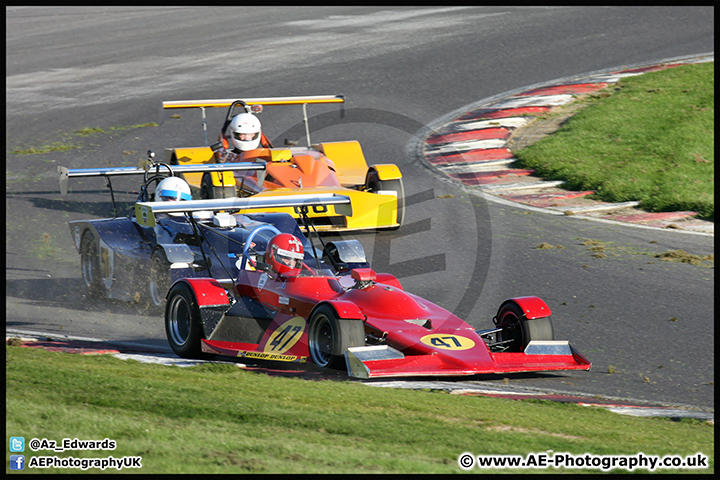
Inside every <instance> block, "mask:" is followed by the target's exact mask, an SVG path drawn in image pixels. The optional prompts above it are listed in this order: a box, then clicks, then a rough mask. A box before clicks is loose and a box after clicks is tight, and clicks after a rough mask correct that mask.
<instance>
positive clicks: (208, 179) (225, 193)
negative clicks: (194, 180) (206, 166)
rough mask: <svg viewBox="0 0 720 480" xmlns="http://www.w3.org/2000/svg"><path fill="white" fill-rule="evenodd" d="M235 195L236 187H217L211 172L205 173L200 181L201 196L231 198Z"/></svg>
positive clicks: (202, 197) (205, 197)
mask: <svg viewBox="0 0 720 480" xmlns="http://www.w3.org/2000/svg"><path fill="white" fill-rule="evenodd" d="M234 196H235V187H216V186H215V185H213V182H212V176H211V175H210V174H207V173H206V174H205V175H203V178H202V182H200V198H201V199H203V200H204V199H210V200H211V199H213V198H231V197H234Z"/></svg>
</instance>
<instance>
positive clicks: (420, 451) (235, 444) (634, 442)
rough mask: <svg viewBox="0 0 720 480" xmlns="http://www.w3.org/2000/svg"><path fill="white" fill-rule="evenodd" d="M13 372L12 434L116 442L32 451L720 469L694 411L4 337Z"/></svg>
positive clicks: (280, 469) (260, 468)
mask: <svg viewBox="0 0 720 480" xmlns="http://www.w3.org/2000/svg"><path fill="white" fill-rule="evenodd" d="M6 375H7V376H6V433H7V436H6V438H8V439H9V437H10V436H23V437H25V438H26V442H29V440H30V439H32V438H38V439H43V438H45V439H50V440H56V441H61V440H62V439H64V438H69V439H74V438H77V439H80V440H103V439H105V438H108V439H110V440H114V441H116V442H117V447H116V449H115V450H112V451H101V450H99V451H98V450H95V451H70V452H64V453H56V452H50V451H39V452H32V451H27V450H26V452H25V455H26V461H27V462H29V461H30V460H31V458H30V457H33V456H39V455H54V456H58V457H68V456H73V457H75V458H99V457H107V456H109V455H112V456H113V457H115V458H121V457H124V456H141V457H142V469H141V470H139V471H138V470H126V471H125V472H126V473H127V472H129V473H280V474H284V473H459V472H462V471H463V470H461V469H460V468H459V466H458V463H457V461H458V457H459V456H460V454H462V453H464V452H470V453H473V454H475V455H511V454H520V455H525V454H528V453H546V452H548V451H553V452H568V453H572V454H575V455H583V454H585V453H591V454H595V455H634V454H638V453H639V452H642V453H644V454H646V455H658V456H664V455H682V456H685V455H694V454H695V453H698V452H701V453H703V454H705V455H707V456H708V457H709V468H707V469H702V470H688V472H690V473H692V472H695V473H712V472H713V471H714V451H713V450H714V449H713V446H714V425H713V424H710V423H708V422H702V421H697V420H685V421H680V422H678V421H671V420H667V419H657V418H636V417H626V416H621V415H617V414H614V413H611V412H608V411H605V410H603V409H597V408H588V407H581V406H577V405H571V404H561V403H553V402H545V401H513V400H505V399H497V398H487V397H468V396H457V395H450V394H447V393H440V392H429V391H414V390H400V389H397V390H396V389H390V388H376V387H369V386H366V385H362V384H359V383H358V382H350V381H331V380H320V381H316V380H308V379H301V378H284V377H271V376H267V375H263V374H256V373H252V372H248V371H245V370H242V369H240V368H238V367H237V366H235V365H228V364H206V365H204V366H200V367H193V368H178V367H167V366H162V365H147V364H140V363H137V362H133V361H123V360H119V359H116V358H113V357H111V356H84V355H76V354H68V353H56V352H47V351H44V350H37V349H30V348H23V347H18V346H7V347H6ZM6 441H8V440H6ZM8 448H9V447H8ZM6 451H9V450H6ZM7 468H8V467H6V471H8V470H7ZM33 471H35V472H38V471H42V472H45V473H80V472H81V471H80V470H67V469H59V468H58V469H49V470H33ZM106 471H107V470H106ZM471 471H473V472H475V473H480V472H486V471H485V470H479V469H474V470H471ZM492 471H493V470H489V472H492ZM495 471H496V472H505V473H519V472H523V470H522V469H513V470H495ZM524 471H526V472H535V473H556V472H566V473H570V472H573V470H556V469H554V468H550V469H525V470H524ZM575 471H577V472H579V473H597V470H575ZM665 471H666V472H673V473H677V472H680V470H665ZM87 472H88V473H98V472H99V470H97V469H90V470H87ZM619 472H623V471H622V470H620V471H619ZM640 472H642V470H640ZM28 473H29V472H28Z"/></svg>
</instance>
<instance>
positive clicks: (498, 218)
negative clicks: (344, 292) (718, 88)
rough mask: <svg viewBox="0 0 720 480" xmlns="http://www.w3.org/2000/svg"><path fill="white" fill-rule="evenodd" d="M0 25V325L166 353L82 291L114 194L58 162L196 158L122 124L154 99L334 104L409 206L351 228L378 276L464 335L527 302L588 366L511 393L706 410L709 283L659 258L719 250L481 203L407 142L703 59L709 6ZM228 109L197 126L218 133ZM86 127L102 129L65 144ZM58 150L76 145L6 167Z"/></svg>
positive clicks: (191, 136) (197, 132) (116, 13)
mask: <svg viewBox="0 0 720 480" xmlns="http://www.w3.org/2000/svg"><path fill="white" fill-rule="evenodd" d="M6 27H7V29H6V67H7V73H6V95H7V101H6V121H7V123H6V142H7V147H6V148H7V151H8V153H7V155H6V242H7V245H6V280H7V283H6V300H7V303H6V328H7V329H8V330H11V329H12V330H17V331H34V332H46V333H52V334H65V335H75V336H82V337H91V338H99V339H103V340H109V341H125V342H132V343H134V344H143V345H147V346H151V347H154V348H157V349H158V350H160V351H168V350H169V348H168V346H167V342H166V340H165V335H164V331H163V325H162V320H161V319H160V318H158V317H157V316H152V315H147V313H146V312H145V311H143V310H142V309H141V308H139V307H137V306H133V305H127V304H122V303H118V302H112V301H90V300H88V299H87V298H86V297H85V294H84V290H83V288H82V283H81V278H80V271H79V258H78V255H77V254H76V253H75V250H74V246H73V244H72V241H71V238H70V234H69V229H68V227H67V222H68V221H70V220H75V219H84V218H102V217H107V216H111V215H112V211H111V209H110V202H109V196H108V194H107V190H106V188H105V186H104V183H103V182H102V181H99V180H94V181H93V180H85V181H82V182H80V181H78V182H74V183H73V184H72V185H71V193H70V194H69V195H68V196H66V197H61V196H60V195H59V190H58V182H57V174H56V170H57V166H58V165H63V166H68V167H72V168H87V167H98V166H105V165H115V166H124V165H136V164H137V163H138V162H139V161H140V160H141V159H142V158H143V157H144V152H146V151H147V150H148V149H152V150H154V151H155V152H162V151H163V149H164V148H166V147H169V146H194V145H202V144H203V142H204V139H203V134H202V129H201V124H200V117H199V115H198V114H197V112H190V111H187V112H183V113H182V114H181V118H179V119H176V118H168V119H166V120H165V122H164V123H163V124H162V125H161V126H159V127H146V128H117V127H127V126H136V125H140V124H144V123H147V122H154V121H157V120H158V111H159V109H160V105H161V102H162V101H163V100H188V99H208V98H228V97H233V96H238V97H242V96H245V97H259V96H288V95H320V94H338V93H342V94H344V95H346V98H347V103H346V105H345V108H344V109H342V110H341V109H339V108H337V107H322V106H318V107H317V108H311V109H310V115H311V117H312V118H311V126H312V129H313V131H312V140H313V142H319V141H329V140H341V139H343V140H347V139H356V140H358V141H360V143H361V145H362V146H363V150H364V152H365V155H366V157H367V158H368V160H369V163H387V162H390V163H396V164H398V165H399V166H400V168H401V170H402V172H403V176H404V185H405V191H406V195H407V197H408V207H407V215H406V219H405V222H406V223H405V225H403V227H401V228H400V229H399V230H398V231H396V232H383V233H378V234H375V233H366V234H356V235H347V236H348V237H352V238H358V239H359V240H360V241H361V242H362V243H363V245H364V247H365V250H366V252H367V253H368V257H369V258H370V259H371V261H372V263H373V266H374V268H375V269H376V270H378V271H389V272H391V273H394V274H395V275H396V276H398V277H399V278H400V280H401V282H402V283H403V285H404V287H405V288H406V289H407V290H408V291H411V292H413V293H417V294H419V295H421V296H424V297H426V298H428V299H430V300H432V301H434V302H436V303H438V304H440V305H442V306H444V307H445V308H448V309H449V310H451V311H453V312H454V313H456V314H458V315H460V316H461V317H463V318H465V319H467V320H468V321H469V323H471V324H472V325H473V326H475V327H477V328H487V327H489V326H490V321H491V318H492V317H493V315H494V314H495V312H496V309H497V307H498V306H499V304H500V303H501V302H502V300H504V299H505V298H508V297H512V296H519V295H537V296H539V297H541V298H543V299H544V300H545V301H546V302H547V303H548V305H549V306H550V308H551V309H552V311H553V322H554V327H555V333H556V338H562V339H568V340H570V341H571V342H572V344H573V345H574V346H576V347H577V348H578V349H579V350H580V351H581V352H583V353H584V354H585V355H586V356H588V357H589V358H590V360H591V361H592V362H593V369H592V370H591V371H590V372H574V373H567V374H566V373H554V374H533V375H529V374H528V375H516V376H511V377H510V378H509V385H510V386H517V387H519V388H520V387H530V388H538V389H546V390H553V391H562V392H577V393H582V394H590V395H606V396H614V397H622V398H631V399H640V400H647V401H653V402H662V403H668V404H677V405H688V406H697V407H702V408H712V407H713V406H714V386H713V382H714V324H713V315H714V302H713V298H714V295H713V293H714V288H713V287H714V270H713V269H711V268H707V267H703V266H695V265H688V264H680V263H668V262H661V261H659V260H658V259H656V258H655V257H654V255H655V254H659V253H663V252H666V251H669V250H677V249H682V250H685V251H687V252H689V253H692V254H695V255H708V254H713V253H714V243H713V238H712V237H708V236H700V235H688V234H683V233H679V232H674V231H668V230H651V229H638V228H634V227H630V226H623V225H614V224H603V223H597V222H591V221H586V220H581V219H577V218H573V217H565V216H553V215H546V214H543V213H539V212H536V211H532V210H526V209H522V208H517V207H515V206H513V205H508V204H504V203H497V202H493V201H486V200H485V199H484V198H483V197H482V196H481V195H479V194H478V193H477V192H476V191H475V190H472V189H468V188H465V187H464V186H462V185H460V184H459V183H457V182H454V181H451V180H449V179H447V178H446V177H444V176H442V175H438V174H437V173H436V172H434V171H433V170H431V169H429V168H427V167H426V166H425V165H424V164H423V162H422V161H421V160H420V159H419V158H417V157H416V156H413V154H412V152H413V149H412V148H410V147H409V145H411V144H414V143H416V142H417V141H418V139H419V138H420V137H422V135H423V134H424V133H427V129H428V126H429V125H433V123H434V122H436V121H437V120H438V119H440V118H442V117H444V116H446V115H447V114H448V113H450V112H455V111H457V110H459V109H461V108H463V107H465V106H467V105H471V104H475V103H477V102H478V101H481V100H483V99H490V98H494V97H497V96H500V95H502V94H503V93H504V92H511V91H515V90H518V89H521V88H524V87H528V86H532V85H536V84H542V83H547V82H551V81H553V80H554V79H559V78H565V77H569V76H573V75H580V74H583V73H587V72H595V71H600V70H605V69H611V68H621V67H623V66H631V65H635V64H641V63H648V62H653V61H662V60H663V59H668V58H676V57H680V56H686V55H697V54H704V53H708V52H712V51H713V49H714V9H713V8H711V7H708V8H683V7H673V8H655V7H653V8H616V7H612V8H580V7H564V8H554V7H551V8H547V7H542V8H541V7H538V8H534V7H523V8H512V7H450V8H386V9H383V8H375V7H373V8H359V7H333V8H328V7H322V8H316V7H296V8H287V7H283V8H278V7H272V8H242V9H240V8H238V9H235V8H231V9H228V8H201V9H198V8H189V7H150V8H139V7H117V8H114V7H78V8H61V7H43V8H33V7H8V8H6ZM283 108H285V107H283ZM341 112H342V113H341ZM221 114H222V113H219V112H208V124H209V131H210V135H211V136H213V137H214V136H215V135H216V134H217V128H218V127H217V125H218V123H219V121H220V120H219V115H221ZM300 118H301V117H300V113H299V111H298V109H297V108H295V109H293V108H290V107H287V110H283V111H279V110H270V109H269V108H268V109H267V110H266V112H265V113H263V114H262V116H261V120H262V121H263V125H264V128H265V132H266V133H267V134H268V136H269V137H270V138H271V139H272V140H274V141H275V143H282V139H283V138H286V137H287V138H291V139H296V140H300V141H301V142H302V140H303V138H304V131H303V129H302V126H301V124H300V123H299V121H300ZM83 128H99V129H102V131H103V132H104V133H95V134H91V135H87V136H80V135H77V134H74V133H73V132H76V131H78V130H80V129H83ZM55 142H57V143H61V144H74V145H78V146H81V147H82V148H79V149H73V150H69V151H65V152H51V153H45V154H38V155H17V154H11V153H9V152H11V151H12V150H13V149H15V148H28V147H30V146H40V145H48V144H52V143H55ZM301 144H302V143H301ZM113 185H114V187H115V188H116V191H118V192H123V191H125V192H131V191H132V190H134V189H135V188H137V184H136V183H133V182H131V181H127V182H114V184H113ZM117 198H118V200H119V201H121V202H127V204H130V203H131V202H132V201H133V200H134V195H132V194H128V193H119V194H118V196H117ZM587 240H591V241H599V242H603V243H604V244H605V245H606V250H605V252H606V253H607V254H608V255H607V256H606V257H605V258H602V259H600V258H596V257H594V256H593V251H592V250H591V249H590V248H589V246H588V245H587V244H586V243H587V242H586V241H587ZM541 243H547V244H550V245H555V246H557V245H562V246H564V247H565V248H562V249H560V248H557V249H538V248H537V246H538V245H539V244H541ZM611 372H613V373H611ZM461 381H463V382H468V381H479V382H485V383H488V382H489V383H491V384H492V383H495V384H501V383H503V382H504V379H502V378H495V377H493V376H488V377H482V378H471V379H467V378H465V379H462V380H461Z"/></svg>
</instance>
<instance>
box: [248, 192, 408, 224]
mask: <svg viewBox="0 0 720 480" xmlns="http://www.w3.org/2000/svg"><path fill="white" fill-rule="evenodd" d="M300 193H302V194H314V193H337V194H339V195H345V196H348V197H350V201H351V205H352V214H351V215H348V216H343V215H339V214H338V213H337V212H335V208H336V207H333V206H329V207H319V208H314V209H313V208H311V209H309V211H308V212H307V216H308V218H310V219H312V220H313V225H314V226H315V228H316V229H317V230H318V231H334V230H369V229H375V228H396V227H399V226H400V225H399V224H398V222H397V218H398V210H397V204H398V202H397V197H396V196H395V195H379V194H376V193H370V192H365V191H361V190H354V189H349V188H342V187H340V188H337V187H335V188H333V187H306V188H277V189H272V190H265V191H262V192H260V193H257V194H255V195H253V197H265V196H270V197H277V196H283V195H297V194H300ZM266 211H267V212H284V213H288V214H290V215H292V216H293V217H295V218H300V217H301V215H300V214H299V213H298V212H297V211H295V209H294V208H273V209H268V210H266ZM247 213H250V212H247ZM346 213H347V212H346ZM323 219H326V221H323ZM327 220H332V223H330V222H328V221H327Z"/></svg>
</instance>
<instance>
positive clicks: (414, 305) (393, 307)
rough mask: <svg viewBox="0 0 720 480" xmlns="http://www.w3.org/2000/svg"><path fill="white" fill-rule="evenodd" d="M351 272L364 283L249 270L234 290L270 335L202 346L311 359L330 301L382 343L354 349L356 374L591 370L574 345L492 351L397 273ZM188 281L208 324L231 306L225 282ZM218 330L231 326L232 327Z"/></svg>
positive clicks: (350, 357)
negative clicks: (314, 325)
mask: <svg viewBox="0 0 720 480" xmlns="http://www.w3.org/2000/svg"><path fill="white" fill-rule="evenodd" d="M352 278H353V279H354V280H355V281H357V282H358V283H357V284H356V285H355V286H354V287H352V288H350V286H349V285H341V284H340V281H339V280H338V278H337V277H335V276H321V275H315V276H300V277H296V278H284V277H281V276H276V277H275V278H273V276H270V275H268V274H266V273H263V272H260V271H250V270H243V271H242V273H241V274H240V277H239V279H238V281H237V282H236V285H235V288H234V290H235V291H234V295H236V297H237V298H240V297H241V296H246V297H250V298H252V299H254V300H257V301H259V302H260V303H261V304H262V305H263V306H264V307H265V308H267V309H269V310H270V311H271V312H272V313H273V316H272V318H271V319H270V318H268V320H267V324H266V326H265V327H264V334H262V337H261V338H260V339H259V341H258V342H257V343H252V342H247V341H233V339H228V338H222V335H218V334H216V332H208V331H206V332H205V334H206V339H203V340H202V349H203V351H205V352H208V353H216V354H223V355H232V356H240V357H250V358H260V359H270V360H283V361H295V362H306V361H311V360H310V355H309V348H308V320H309V319H310V317H311V315H312V313H313V311H314V310H315V309H316V308H317V307H318V306H319V305H322V304H329V305H331V306H332V308H333V309H334V311H335V312H336V313H337V316H338V317H339V318H340V319H341V320H340V321H362V322H363V324H364V329H365V334H366V337H367V338H370V339H376V340H378V342H379V343H380V344H381V346H379V347H378V346H374V347H360V348H358V349H349V352H350V353H349V354H346V359H347V363H348V369H349V370H350V373H351V374H354V375H355V376H362V377H388V376H412V375H429V376H434V375H472V374H485V373H510V372H528V371H551V370H589V369H590V366H591V365H590V362H589V361H588V360H587V359H585V357H583V356H582V355H580V354H579V353H577V352H575V351H574V350H572V348H571V347H569V345H567V348H566V349H565V350H564V351H563V352H562V353H560V354H558V353H555V354H543V353H540V354H529V353H525V352H501V353H493V352H491V351H490V349H489V348H488V346H487V345H486V343H485V341H484V340H483V338H481V337H480V335H478V333H477V332H476V331H475V329H474V328H473V327H471V326H470V325H468V324H467V323H466V322H464V321H463V320H461V319H460V318H458V317H456V316H455V315H453V314H452V313H450V312H449V311H447V310H445V309H443V308H441V307H439V306H438V305H436V304H434V303H432V302H429V301H427V300H425V299H423V298H420V297H418V296H416V295H413V294H411V293H408V292H405V291H404V290H403V289H402V287H401V285H400V283H399V282H398V280H397V279H396V278H395V277H393V276H392V275H390V274H375V272H374V271H372V270H370V269H357V270H354V271H353V272H352ZM181 281H184V282H187V283H188V284H189V285H191V287H192V289H193V291H194V292H195V296H196V298H197V302H198V306H199V309H200V312H201V316H202V317H203V322H204V323H206V324H207V323H208V322H206V319H207V318H211V317H212V316H213V315H215V316H217V315H219V314H221V313H223V312H225V311H227V310H228V307H229V301H228V298H227V295H226V293H225V291H224V289H223V287H222V286H221V285H220V284H219V283H218V282H216V281H214V280H211V279H188V280H181ZM347 281H350V279H347V280H346V282H347ZM363 285H364V286H363ZM508 301H509V302H515V303H516V304H517V305H518V306H519V307H520V308H522V310H523V312H524V313H525V314H526V315H527V318H528V319H533V318H541V317H547V316H549V315H550V309H549V308H548V307H547V305H546V304H545V302H543V301H542V300H540V299H539V298H537V297H519V298H514V299H510V300H508ZM275 312H277V313H276V314H275ZM225 320H228V321H232V322H252V321H253V320H252V319H248V318H230V317H228V316H227V315H225V316H224V317H223V321H225ZM210 323H212V322H210ZM215 324H217V322H215ZM216 330H225V331H227V328H225V327H223V329H220V328H218V329H216ZM216 337H218V338H222V339H216ZM548 343H562V342H548ZM384 346H389V347H392V348H390V349H388V351H391V352H392V353H391V354H390V355H385V356H384V357H383V358H381V359H377V360H374V359H368V358H363V356H362V351H363V349H368V350H372V351H381V350H382V349H383V348H387V347H384ZM355 350H357V352H356V351H355ZM398 352H399V353H398ZM358 371H360V373H359V374H358Z"/></svg>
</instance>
